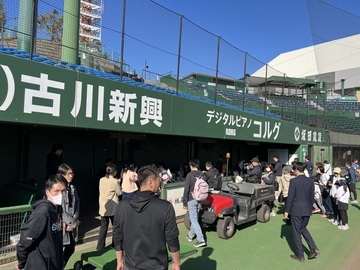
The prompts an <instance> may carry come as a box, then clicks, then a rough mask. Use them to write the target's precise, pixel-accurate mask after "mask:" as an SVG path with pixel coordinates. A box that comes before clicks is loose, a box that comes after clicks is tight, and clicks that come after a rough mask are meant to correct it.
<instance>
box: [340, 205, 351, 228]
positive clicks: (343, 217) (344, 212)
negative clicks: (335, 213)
mask: <svg viewBox="0 0 360 270" xmlns="http://www.w3.org/2000/svg"><path fill="white" fill-rule="evenodd" d="M339 214H340V219H341V225H346V224H348V222H349V219H348V214H347V210H340V209H339Z"/></svg>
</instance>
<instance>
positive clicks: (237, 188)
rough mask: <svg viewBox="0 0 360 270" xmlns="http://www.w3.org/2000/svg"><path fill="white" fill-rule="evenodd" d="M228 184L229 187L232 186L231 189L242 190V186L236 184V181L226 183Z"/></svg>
mask: <svg viewBox="0 0 360 270" xmlns="http://www.w3.org/2000/svg"><path fill="white" fill-rule="evenodd" d="M226 185H227V186H228V188H230V191H233V190H235V191H239V190H240V188H239V187H238V186H237V185H235V184H234V183H231V182H229V183H226Z"/></svg>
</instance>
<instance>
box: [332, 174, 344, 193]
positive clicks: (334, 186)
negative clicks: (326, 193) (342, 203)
mask: <svg viewBox="0 0 360 270" xmlns="http://www.w3.org/2000/svg"><path fill="white" fill-rule="evenodd" d="M340 179H343V178H341V177H340V176H339V177H338V178H335V177H333V180H332V186H331V189H330V196H331V197H333V198H335V196H336V191H337V189H338V187H339V186H338V185H335V183H336V181H339V180H340Z"/></svg>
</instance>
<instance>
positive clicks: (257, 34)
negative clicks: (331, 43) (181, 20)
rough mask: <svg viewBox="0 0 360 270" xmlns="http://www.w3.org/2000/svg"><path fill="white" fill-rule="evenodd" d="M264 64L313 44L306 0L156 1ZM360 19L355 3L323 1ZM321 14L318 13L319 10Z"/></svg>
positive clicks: (359, 7) (359, 8) (350, 0)
mask: <svg viewBox="0 0 360 270" xmlns="http://www.w3.org/2000/svg"><path fill="white" fill-rule="evenodd" d="M155 2H157V3H158V4H161V5H162V6H164V7H167V8H168V9H170V10H173V11H174V12H176V13H179V14H182V15H184V16H185V17H187V18H188V19H189V20H191V21H192V22H194V23H196V24H197V25H199V26H202V27H203V28H205V29H207V30H208V31H210V32H212V33H215V34H217V35H219V36H221V37H222V38H223V39H224V40H226V41H228V42H229V43H231V44H233V45H234V46H236V47H238V48H240V49H242V50H243V51H245V52H248V53H250V54H251V55H253V56H254V57H256V58H257V59H259V60H261V61H263V62H266V63H267V62H269V61H270V60H272V59H273V58H275V57H276V56H278V55H279V54H281V53H283V52H288V51H292V50H295V49H300V48H303V47H307V46H311V45H313V38H312V35H311V27H310V22H309V13H308V10H307V1H306V0H273V1H269V0H251V1H245V0H223V1H218V0H155ZM323 2H324V3H328V4H330V5H332V6H334V7H336V8H338V9H341V10H344V11H346V12H349V13H352V14H355V15H357V16H360V1H358V0H326V1H323ZM319 12H321V11H319Z"/></svg>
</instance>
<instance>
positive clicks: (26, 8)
mask: <svg viewBox="0 0 360 270" xmlns="http://www.w3.org/2000/svg"><path fill="white" fill-rule="evenodd" d="M33 2H34V1H29V0H20V9H19V22H18V31H19V33H18V45H17V48H18V50H22V51H25V52H28V53H30V49H31V34H32V23H33V22H32V18H33V14H32V13H33Z"/></svg>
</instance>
